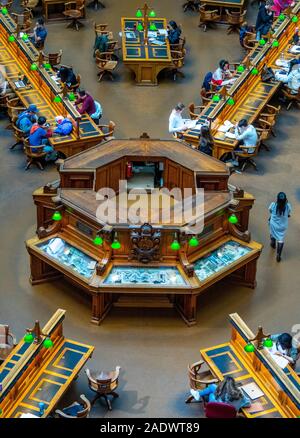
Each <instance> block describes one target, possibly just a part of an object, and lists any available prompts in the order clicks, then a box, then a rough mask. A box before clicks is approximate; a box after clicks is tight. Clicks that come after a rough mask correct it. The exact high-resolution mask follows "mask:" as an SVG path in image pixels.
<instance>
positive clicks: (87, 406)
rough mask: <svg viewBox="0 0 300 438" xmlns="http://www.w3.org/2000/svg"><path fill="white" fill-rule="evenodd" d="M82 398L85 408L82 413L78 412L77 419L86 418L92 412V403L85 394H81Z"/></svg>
mask: <svg viewBox="0 0 300 438" xmlns="http://www.w3.org/2000/svg"><path fill="white" fill-rule="evenodd" d="M80 398H81V400H82V401H83V407H84V408H83V410H82V411H79V412H77V415H76V417H77V418H86V417H87V416H88V415H89V413H90V411H91V403H90V401H89V400H88V399H87V398H86V397H85V395H83V394H81V396H80Z"/></svg>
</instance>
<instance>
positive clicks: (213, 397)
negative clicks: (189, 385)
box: [191, 377, 251, 412]
mask: <svg viewBox="0 0 300 438" xmlns="http://www.w3.org/2000/svg"><path fill="white" fill-rule="evenodd" d="M191 395H192V396H193V397H194V399H195V400H197V401H199V400H200V397H207V399H208V401H209V402H214V403H228V404H230V405H231V406H233V407H234V408H235V409H236V411H237V412H238V411H239V410H240V409H241V408H248V407H250V406H251V400H250V398H249V397H248V396H247V395H246V394H244V393H243V391H242V390H241V389H240V388H239V387H238V386H237V384H236V382H235V380H234V379H233V378H232V377H225V379H224V380H222V382H220V383H219V384H218V385H215V384H211V385H209V386H208V387H207V388H205V389H203V390H201V391H197V390H194V389H191Z"/></svg>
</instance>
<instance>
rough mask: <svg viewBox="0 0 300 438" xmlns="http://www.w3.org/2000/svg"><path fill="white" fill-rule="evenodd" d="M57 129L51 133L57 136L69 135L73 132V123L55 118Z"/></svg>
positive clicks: (62, 118)
mask: <svg viewBox="0 0 300 438" xmlns="http://www.w3.org/2000/svg"><path fill="white" fill-rule="evenodd" d="M55 121H56V123H57V127H56V128H55V129H54V131H53V133H54V134H58V135H70V134H71V132H72V131H73V123H72V121H71V120H70V119H69V118H68V117H63V116H57V117H55Z"/></svg>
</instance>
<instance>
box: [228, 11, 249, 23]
mask: <svg viewBox="0 0 300 438" xmlns="http://www.w3.org/2000/svg"><path fill="white" fill-rule="evenodd" d="M246 12H247V11H244V12H242V13H240V12H230V11H229V10H228V9H226V15H227V22H228V24H233V25H234V24H237V25H241V24H243V22H244V20H245V15H246Z"/></svg>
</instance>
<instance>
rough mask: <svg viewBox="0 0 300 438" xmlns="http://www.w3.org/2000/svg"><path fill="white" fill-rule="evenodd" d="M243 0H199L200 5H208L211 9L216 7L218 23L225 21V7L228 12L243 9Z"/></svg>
mask: <svg viewBox="0 0 300 438" xmlns="http://www.w3.org/2000/svg"><path fill="white" fill-rule="evenodd" d="M245 3H246V2H245V0H200V5H201V6H204V5H205V6H210V9H211V10H214V9H218V10H219V12H220V15H221V18H220V21H219V23H227V14H226V9H228V10H229V12H239V13H240V14H241V13H242V12H243V11H244V9H245Z"/></svg>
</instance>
